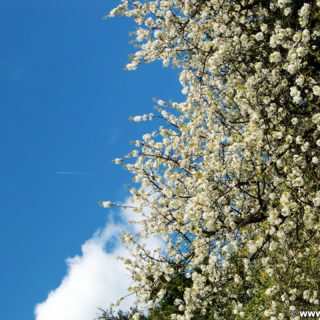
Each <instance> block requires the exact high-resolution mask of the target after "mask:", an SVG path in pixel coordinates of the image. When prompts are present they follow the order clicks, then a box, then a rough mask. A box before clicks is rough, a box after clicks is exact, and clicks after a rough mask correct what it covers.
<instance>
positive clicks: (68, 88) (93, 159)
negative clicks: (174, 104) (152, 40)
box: [0, 0, 180, 320]
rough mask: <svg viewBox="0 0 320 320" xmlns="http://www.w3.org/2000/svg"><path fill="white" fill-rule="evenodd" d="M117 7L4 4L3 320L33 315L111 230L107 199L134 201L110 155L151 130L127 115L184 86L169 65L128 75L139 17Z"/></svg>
mask: <svg viewBox="0 0 320 320" xmlns="http://www.w3.org/2000/svg"><path fill="white" fill-rule="evenodd" d="M116 3H117V1H110V0H0V35H1V36H0V39H1V50H0V88H1V94H0V146H1V154H0V155H1V156H0V164H1V179H0V197H1V202H0V214H1V223H0V246H1V248H0V250H1V263H0V271H1V272H0V283H1V285H0V288H1V299H0V319H4V320H11V319H12V320H17V319H21V320H31V319H33V310H34V306H35V304H36V303H38V302H41V301H43V300H44V299H45V298H46V297H47V293H48V292H49V291H50V290H52V289H54V288H56V287H57V286H58V285H59V283H60V281H61V279H62V278H63V276H64V275H65V273H66V265H65V261H64V260H65V258H67V257H70V256H74V255H75V254H78V253H79V251H80V245H81V244H82V243H83V242H84V241H85V240H86V239H88V238H90V236H91V235H92V233H93V232H94V231H95V230H96V229H97V228H99V227H102V226H103V225H104V223H105V221H106V215H107V211H105V210H102V209H101V208H99V207H98V205H97V202H98V201H99V200H103V199H112V200H122V199H124V198H125V196H126V189H125V187H124V185H125V184H127V183H128V182H129V181H130V176H129V174H128V173H126V172H125V171H124V170H123V169H121V167H119V166H115V165H114V164H113V163H112V162H111V160H112V159H114V158H115V157H118V156H122V155H123V154H125V153H126V152H127V151H129V150H130V148H131V147H130V145H129V141H130V140H132V139H135V138H138V137H139V136H140V135H141V134H142V133H144V132H146V131H148V130H149V129H150V124H136V123H131V122H129V121H128V117H129V116H132V115H136V114H142V113H145V112H149V111H151V110H152V109H151V107H152V105H153V102H152V98H153V97H157V98H161V99H170V98H175V97H177V90H180V85H179V84H178V81H177V77H176V76H175V74H176V73H175V72H174V71H172V70H168V69H163V68H161V67H160V65H156V64H155V65H148V66H144V67H142V68H141V69H140V70H138V71H136V72H126V71H124V65H125V63H126V62H127V57H128V54H129V53H130V52H132V50H133V48H132V47H131V45H129V35H128V33H129V31H130V30H132V29H133V28H134V26H133V23H132V22H130V21H129V20H127V19H124V18H116V19H111V20H103V19H102V17H103V16H104V15H105V14H106V13H107V12H108V10H109V9H111V8H112V7H113V6H115V5H116ZM59 172H82V173H86V174H58V173H59ZM57 320H63V319H57Z"/></svg>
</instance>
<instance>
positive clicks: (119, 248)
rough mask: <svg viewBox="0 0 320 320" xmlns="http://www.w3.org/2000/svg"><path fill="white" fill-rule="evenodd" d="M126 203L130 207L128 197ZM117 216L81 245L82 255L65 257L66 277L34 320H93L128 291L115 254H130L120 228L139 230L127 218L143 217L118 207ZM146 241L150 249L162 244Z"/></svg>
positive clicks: (127, 301) (128, 300) (127, 278)
mask: <svg viewBox="0 0 320 320" xmlns="http://www.w3.org/2000/svg"><path fill="white" fill-rule="evenodd" d="M126 205H127V206H128V208H130V207H131V206H132V203H131V201H130V199H128V200H127V201H126ZM145 214H148V210H146V211H145ZM117 217H118V219H120V223H119V222H118V223H115V222H114V221H113V220H110V221H108V223H107V224H106V226H105V228H104V229H103V230H101V231H99V232H97V233H96V234H95V235H94V236H93V237H92V238H91V239H89V240H87V241H86V242H85V243H84V244H83V245H82V248H81V249H82V254H81V256H76V257H73V258H68V259H67V266H68V270H67V274H66V276H65V277H64V279H63V280H62V282H61V284H60V286H59V287H58V288H57V289H55V290H53V291H51V292H50V293H49V295H48V297H47V299H46V300H45V301H44V302H41V303H39V304H38V305H37V306H36V308H35V318H36V320H94V319H95V318H96V316H97V315H98V313H99V308H108V307H109V305H110V304H111V303H113V302H115V301H116V300H117V299H119V298H121V297H123V296H125V295H127V294H128V291H127V288H128V287H129V286H130V284H131V279H130V276H129V274H128V272H127V270H126V269H125V267H124V265H123V264H122V262H121V261H120V260H119V259H118V257H119V256H122V257H126V256H129V255H130V253H129V252H128V250H127V249H126V248H125V247H124V246H123V245H122V244H121V242H120V241H119V238H120V235H121V232H122V230H123V229H126V230H130V231H137V230H139V229H141V227H139V225H138V224H133V225H132V224H129V223H128V221H137V222H138V221H141V218H142V217H141V216H137V214H136V213H134V212H133V210H131V209H126V210H121V211H120V212H119V213H117ZM108 244H111V248H112V249H111V250H105V248H106V247H108ZM145 244H146V245H147V247H148V248H149V249H156V248H159V247H163V242H162V241H161V240H160V239H157V238H150V239H147V240H146V241H145ZM133 300H134V297H133V296H129V297H127V298H126V299H124V300H123V302H122V304H121V305H120V309H122V310H128V309H129V308H130V306H131V305H132V303H133Z"/></svg>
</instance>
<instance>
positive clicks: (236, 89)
mask: <svg viewBox="0 0 320 320" xmlns="http://www.w3.org/2000/svg"><path fill="white" fill-rule="evenodd" d="M119 14H120V15H124V16H127V17H131V18H133V19H134V20H135V22H136V24H137V30H136V31H135V44H136V46H137V48H138V49H137V51H136V53H135V54H134V55H133V57H132V61H131V62H130V63H129V64H128V65H127V69H129V70H134V69H136V67H137V66H138V65H139V64H141V63H143V62H146V63H149V62H152V61H155V60H161V61H162V63H163V65H164V66H169V65H171V66H173V67H176V68H178V69H179V70H180V74H179V80H180V82H181V85H182V93H183V94H184V95H185V100H184V101H182V102H170V103H168V104H167V103H165V102H163V101H162V100H159V101H158V103H157V107H156V110H157V112H158V114H159V115H158V116H156V117H158V118H161V119H162V120H163V122H164V125H162V126H160V127H159V128H158V129H157V130H156V131H154V132H152V133H150V134H146V135H144V136H143V137H142V139H141V141H135V142H134V145H135V147H136V148H137V149H136V150H134V151H133V152H131V153H130V154H129V155H127V156H126V157H125V160H126V168H127V169H128V170H129V171H130V172H132V173H133V180H134V183H136V184H138V187H132V188H131V189H130V190H131V193H132V198H133V203H134V204H135V211H136V212H137V214H141V215H142V216H143V217H144V218H143V219H141V220H140V222H139V223H140V224H141V231H140V232H139V233H137V234H134V235H127V236H125V237H124V238H125V239H124V240H125V242H127V243H128V244H129V245H131V246H132V247H133V252H134V254H133V257H132V259H131V260H130V261H127V266H128V269H129V270H130V272H131V275H132V277H133V280H134V281H135V284H134V286H133V287H132V288H131V290H132V292H134V293H135V294H136V297H137V303H140V304H144V305H145V306H146V308H152V307H153V306H156V305H157V304H158V303H159V302H160V301H161V300H162V299H163V298H164V297H165V296H166V292H167V291H166V290H167V288H168V285H169V284H170V283H172V282H173V281H174V280H175V279H176V278H177V277H183V278H184V279H185V286H183V287H182V288H181V289H180V290H181V292H180V295H181V297H180V298H179V299H177V300H176V301H175V305H176V306H177V308H176V312H175V313H173V314H172V315H171V318H172V319H177V320H188V319H193V318H194V317H195V316H194V315H195V314H197V313H200V314H203V315H205V314H208V313H210V314H211V315H213V316H214V319H230V317H233V316H234V317H239V319H240V318H245V319H251V318H252V319H257V318H261V319H262V318H263V317H265V318H270V319H287V318H291V319H295V318H294V316H292V314H290V312H289V310H290V308H293V306H298V305H299V303H308V304H309V305H315V306H316V305H319V299H320V298H319V297H318V293H317V289H318V286H319V277H318V276H317V274H318V272H317V271H316V270H317V267H318V269H319V265H317V263H316V262H317V261H319V249H320V246H319V243H320V223H319V217H320V211H319V206H320V191H319V181H320V180H319V178H320V170H319V159H320V148H319V147H320V74H319V70H320V54H319V47H320V29H319V26H320V18H319V17H320V1H316V0H310V1H306V0H305V1H300V0H260V1H258V0H237V1H234V0H233V1H232V0H229V1H228V0H227V1H226V0H153V1H129V0H122V2H121V3H120V4H119V6H118V7H117V8H115V9H114V10H112V11H111V13H110V16H114V15H119ZM154 117H155V116H154V115H153V114H151V115H144V116H137V117H134V118H132V120H133V121H144V120H148V119H152V118H154ZM116 162H117V163H120V162H122V160H119V159H118V160H117V161H116ZM108 204H109V203H108ZM146 208H148V214H145V213H144V212H145V210H146ZM151 236H161V237H162V238H163V240H164V241H165V243H166V248H165V250H163V249H160V248H159V249H158V250H155V251H151V250H148V249H147V248H146V247H145V245H143V239H146V238H148V237H151ZM288 279H289V280H290V281H288ZM257 295H260V296H261V297H263V304H261V305H259V306H257V312H258V314H255V315H253V314H252V313H250V312H249V311H248V310H250V303H251V302H250V301H255V300H254V297H256V296H257ZM252 303H253V302H252ZM286 310H287V311H286ZM286 312H287V313H286ZM136 317H138V315H137V316H136ZM250 317H251V318H250Z"/></svg>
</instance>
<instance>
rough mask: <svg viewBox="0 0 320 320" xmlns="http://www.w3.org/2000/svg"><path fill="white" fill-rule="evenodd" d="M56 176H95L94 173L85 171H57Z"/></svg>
mask: <svg viewBox="0 0 320 320" xmlns="http://www.w3.org/2000/svg"><path fill="white" fill-rule="evenodd" d="M56 174H60V175H73V176H90V175H93V174H94V173H93V172H85V171H56Z"/></svg>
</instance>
